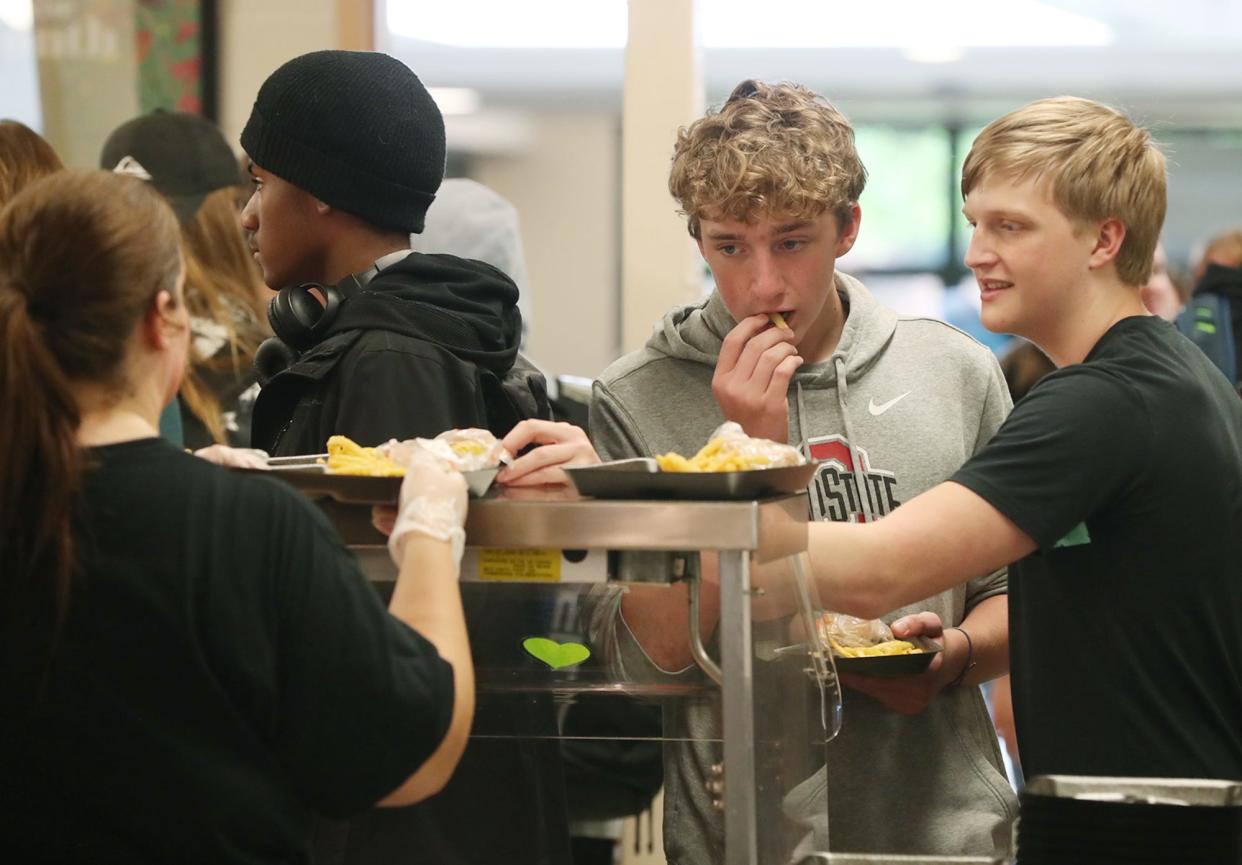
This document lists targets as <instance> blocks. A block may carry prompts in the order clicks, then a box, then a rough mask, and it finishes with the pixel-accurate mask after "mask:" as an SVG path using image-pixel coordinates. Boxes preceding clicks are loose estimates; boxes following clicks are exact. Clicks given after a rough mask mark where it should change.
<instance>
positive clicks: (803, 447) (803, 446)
mask: <svg viewBox="0 0 1242 865" xmlns="http://www.w3.org/2000/svg"><path fill="white" fill-rule="evenodd" d="M794 387H795V388H796V389H797V390H796V393H797V405H798V422H797V427H796V429H795V432H796V433H797V436H798V437H797V442H798V450H799V451H801V452H802V456H803V457H805V458H806V461H807V462H810V461H811V445H810V443H809V442H807V440H806V428H805V427H803V425H802V419H803V418H804V417H806V401H805V400H803V398H802V382H800V381H795V382H794Z"/></svg>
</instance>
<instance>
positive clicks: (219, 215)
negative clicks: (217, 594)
mask: <svg viewBox="0 0 1242 865" xmlns="http://www.w3.org/2000/svg"><path fill="white" fill-rule="evenodd" d="M100 165H101V167H102V168H106V169H109V170H112V171H116V172H118V173H121V174H129V175H132V176H134V177H138V178H141V179H142V180H145V181H148V182H150V183H151V184H152V186H154V187H155V189H157V190H158V191H159V192H160V193H161V194H162V195H163V196H164V197H165V198H166V199H167V200H168V202H169V204H171V205H172V208H173V211H174V212H175V213H176V214H177V219H178V221H179V222H180V224H181V249H182V257H183V258H184V260H185V267H186V306H187V308H188V310H189V313H190V322H191V333H192V337H193V339H192V342H191V351H190V368H189V371H188V374H187V375H186V378H185V381H184V383H183V384H182V389H181V397H182V412H181V414H182V418H181V419H182V425H183V427H184V430H185V444H186V446H187V447H190V448H196V449H197V448H201V447H205V446H207V445H211V444H230V445H235V446H244V445H248V444H249V443H250V415H251V412H252V410H253V407H254V400H255V397H256V396H257V395H258V385H257V384H256V381H255V374H254V370H253V361H254V352H255V349H256V348H258V345H259V343H260V342H262V341H263V340H264V339H265V338H266V337H267V336H268V335H269V331H268V328H267V316H266V312H265V298H266V295H267V291H266V289H265V288H264V286H263V282H262V277H261V275H260V273H259V271H258V267H257V266H256V264H255V262H254V260H253V259H252V258H251V255H250V250H249V248H248V247H247V246H246V241H245V239H244V237H243V235H242V232H241V227H240V225H239V223H238V219H237V209H236V199H237V195H238V193H237V187H238V186H239V185H241V184H242V178H241V176H240V174H239V173H238V167H237V158H236V156H235V155H234V154H233V151H232V150H231V149H230V148H229V146H228V143H227V142H226V141H225V140H224V136H223V135H222V134H221V133H220V131H219V130H218V129H217V128H216V127H215V126H213V125H212V124H211V123H209V122H208V121H206V120H204V119H202V118H201V117H195V116H193V115H190V114H180V113H174V112H166V111H159V110H157V111H153V112H151V113H150V114H144V115H142V116H141V117H136V118H134V119H133V120H130V121H128V122H126V123H124V124H122V125H121V126H120V127H118V128H117V129H116V130H115V131H114V132H113V133H112V134H111V135H110V136H109V137H108V140H107V142H106V143H105V144H104V147H103V153H102V155H101V157H100Z"/></svg>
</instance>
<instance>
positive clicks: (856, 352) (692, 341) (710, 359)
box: [647, 272, 897, 388]
mask: <svg viewBox="0 0 1242 865" xmlns="http://www.w3.org/2000/svg"><path fill="white" fill-rule="evenodd" d="M834 282H835V288H836V290H837V293H838V294H840V295H841V300H842V302H843V303H844V304H845V307H846V310H847V313H846V319H845V328H844V329H843V330H842V332H841V340H840V342H838V343H837V347H836V348H835V349H834V350H833V352H832V356H831V357H829V358H828V359H827V360H823V361H820V362H818V363H808V364H803V365H802V366H801V367H800V368H799V369H798V371H797V372H796V373H794V378H793V381H794V383H795V384H797V385H799V386H800V387H806V388H822V387H836V386H837V383H838V378H839V372H838V367H843V374H844V380H845V381H846V382H852V381H856V380H857V379H858V378H860V377H861V376H862V375H863V374H865V373H866V372H867V370H868V369H870V368H871V367H872V366H873V365H874V364H875V363H876V361H877V360H878V359H879V357H880V356H881V355H882V354H883V353H884V349H885V348H886V347H887V345H888V343H889V341H890V340H892V338H893V333H894V331H895V330H896V329H897V313H895V312H893V311H892V310H891V309H889V308H888V307H886V306H883V305H881V304H880V303H879V302H878V301H876V299H875V298H874V297H872V296H871V293H870V292H869V291H867V289H866V288H864V287H863V284H862V283H861V282H859V281H858V280H857V279H855V278H854V277H852V276H848V275H846V274H844V273H840V272H838V273H837V274H836V275H835V277H834ZM736 326H737V321H736V320H735V319H734V318H733V316H732V315H731V314H730V313H729V310H728V309H727V308H725V305H724V300H723V299H722V298H721V297H720V292H718V291H713V292H712V293H711V295H710V296H709V297H708V298H707V300H706V301H705V302H703V303H701V304H698V305H696V306H685V307H679V308H677V309H674V310H672V311H671V312H669V313H668V314H666V315H665V316H664V319H663V321H662V322H661V323H660V325H659V326H658V327H657V328H656V332H655V333H654V334H653V335H652V337H651V339H650V340H649V341H648V342H647V348H648V349H650V350H651V351H653V352H655V353H657V354H661V355H665V356H667V357H672V358H677V359H679V360H688V361H692V362H694V363H700V364H703V365H705V366H708V367H711V368H712V369H715V367H716V359H717V358H718V357H719V356H720V346H721V344H722V343H723V342H724V338H725V336H727V335H728V333H729V331H731V330H733V328H734V327H736Z"/></svg>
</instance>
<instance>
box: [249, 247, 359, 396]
mask: <svg viewBox="0 0 1242 865" xmlns="http://www.w3.org/2000/svg"><path fill="white" fill-rule="evenodd" d="M376 272H377V271H376V269H375V268H371V270H368V271H365V272H364V273H362V274H353V275H351V276H347V277H345V279H343V280H342V281H341V282H340V283H338V284H337V285H321V284H320V283H318V282H304V283H302V284H301V285H291V286H288V287H287V288H282V289H281V290H280V291H278V292H276V296H275V297H273V298H272V299H271V300H270V301H268V304H267V321H268V324H270V325H271V326H272V333H274V334H275V336H273V337H270V338H268V339H265V340H263V342H262V343H260V344H259V347H258V348H257V349H255V353H254V369H255V373H256V375H257V376H258V379H259V384H261V385H265V384H267V383H268V382H269V381H270V380H271V379H272V378H274V377H275V376H276V375H277V374H279V373H281V372H284V371H285V370H286V369H288V368H289V367H290V366H292V365H293V363H294V362H295V361H297V359H298V356H299V355H300V354H301V353H302V352H304V351H306V350H307V349H310V348H313V347H314V346H315V345H317V344H318V343H319V342H320V341H321V340H322V339H323V338H324V335H325V334H326V333H327V332H328V328H330V327H331V326H332V321H333V319H335V318H336V315H337V313H338V312H339V311H340V308H341V304H342V303H344V302H345V298H347V297H349V296H350V295H351V294H353V293H354V292H355V291H358V290H360V289H361V288H362V286H364V285H366V284H367V283H368V282H370V278H371V277H372V276H374V275H375V273H376ZM312 292H318V293H319V294H320V295H322V296H323V302H322V303H320V301H319V298H318V297H316V296H315V295H314V294H312Z"/></svg>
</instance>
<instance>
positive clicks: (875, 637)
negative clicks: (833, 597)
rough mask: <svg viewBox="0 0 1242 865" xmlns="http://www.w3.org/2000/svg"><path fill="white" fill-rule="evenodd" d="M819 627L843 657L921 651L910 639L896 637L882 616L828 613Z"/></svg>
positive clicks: (825, 640)
mask: <svg viewBox="0 0 1242 865" xmlns="http://www.w3.org/2000/svg"><path fill="white" fill-rule="evenodd" d="M816 626H817V629H818V630H819V639H820V642H821V643H823V645H825V646H827V647H828V648H830V649H831V650H832V652H833V653H834V654H836V655H837V656H839V657H842V658H859V657H869V656H873V655H910V654H913V653H915V652H919V651H921V649H919V647H918V646H916V645H914V644H913V643H911V642H909V641H908V640H895V639H893V632H892V629H890V628H889V626H888V625H886V624H884V622H882V621H880V620H879V619H859V618H857V617H856V616H847V615H845V614H844V613H824V614H823V615H821V616H820V617H819V621H818V622H817V623H816Z"/></svg>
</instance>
